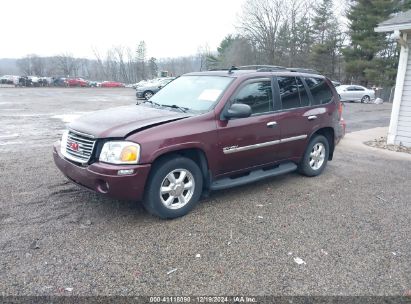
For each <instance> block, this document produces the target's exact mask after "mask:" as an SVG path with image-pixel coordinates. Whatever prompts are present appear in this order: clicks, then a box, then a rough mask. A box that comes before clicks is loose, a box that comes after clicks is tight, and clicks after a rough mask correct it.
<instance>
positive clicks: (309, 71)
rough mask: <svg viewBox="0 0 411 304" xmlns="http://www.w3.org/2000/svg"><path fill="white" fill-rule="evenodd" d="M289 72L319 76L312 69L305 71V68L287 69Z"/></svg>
mask: <svg viewBox="0 0 411 304" xmlns="http://www.w3.org/2000/svg"><path fill="white" fill-rule="evenodd" d="M287 70H289V71H290V72H299V73H309V74H320V73H319V72H318V71H316V70H314V69H307V68H287Z"/></svg>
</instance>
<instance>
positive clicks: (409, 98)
mask: <svg viewBox="0 0 411 304" xmlns="http://www.w3.org/2000/svg"><path fill="white" fill-rule="evenodd" d="M408 49H409V50H411V35H409V37H408ZM395 143H396V144H400V143H401V144H403V145H405V146H410V147H411V56H408V63H407V71H406V72H405V79H404V88H403V92H402V98H401V106H400V113H399V117H398V127H397V136H396V138H395Z"/></svg>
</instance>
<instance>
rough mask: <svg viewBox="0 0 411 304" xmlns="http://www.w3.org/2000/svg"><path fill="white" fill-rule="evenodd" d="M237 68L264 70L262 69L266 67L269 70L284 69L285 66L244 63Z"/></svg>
mask: <svg viewBox="0 0 411 304" xmlns="http://www.w3.org/2000/svg"><path fill="white" fill-rule="evenodd" d="M237 69H239V70H257V71H259V70H262V69H266V71H269V70H284V69H285V67H282V66H278V65H259V64H257V65H243V66H239V67H237Z"/></svg>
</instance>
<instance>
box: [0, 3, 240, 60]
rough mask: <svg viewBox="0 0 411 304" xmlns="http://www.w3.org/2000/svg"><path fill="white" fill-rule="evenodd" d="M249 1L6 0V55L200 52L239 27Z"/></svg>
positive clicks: (1, 44)
mask: <svg viewBox="0 0 411 304" xmlns="http://www.w3.org/2000/svg"><path fill="white" fill-rule="evenodd" d="M243 3H244V0H134V1H133V0H110V1H107V0H69V1H56V0H41V1H33V0H6V1H2V3H1V9H0V24H1V34H0V58H19V57H23V56H25V55H27V54H37V55H40V56H51V55H58V54H62V53H71V54H73V55H74V56H77V57H87V58H93V57H94V55H93V48H95V49H98V50H99V51H100V53H105V51H106V50H107V49H109V48H111V47H112V46H120V45H121V46H128V47H132V48H133V49H135V47H136V45H137V44H138V42H139V41H140V40H145V42H146V44H147V51H148V56H150V57H151V56H153V57H157V58H164V57H177V56H185V55H194V54H196V53H197V50H198V48H199V47H200V46H203V45H205V44H208V45H209V47H210V49H211V50H214V49H215V48H216V47H217V46H218V45H219V43H220V42H221V40H222V39H223V38H224V37H225V36H226V35H227V34H229V33H233V32H234V31H235V24H236V20H237V15H238V14H240V13H241V7H242V4H243Z"/></svg>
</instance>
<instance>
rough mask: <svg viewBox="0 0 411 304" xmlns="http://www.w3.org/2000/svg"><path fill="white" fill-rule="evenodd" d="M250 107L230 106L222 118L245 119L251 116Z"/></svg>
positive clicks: (240, 104) (237, 104)
mask: <svg viewBox="0 0 411 304" xmlns="http://www.w3.org/2000/svg"><path fill="white" fill-rule="evenodd" d="M251 113H252V111H251V107H250V106H249V105H246V104H243V103H235V104H232V105H231V106H230V107H229V108H228V110H227V111H226V112H225V113H224V117H225V118H227V119H231V118H246V117H250V116H251Z"/></svg>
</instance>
